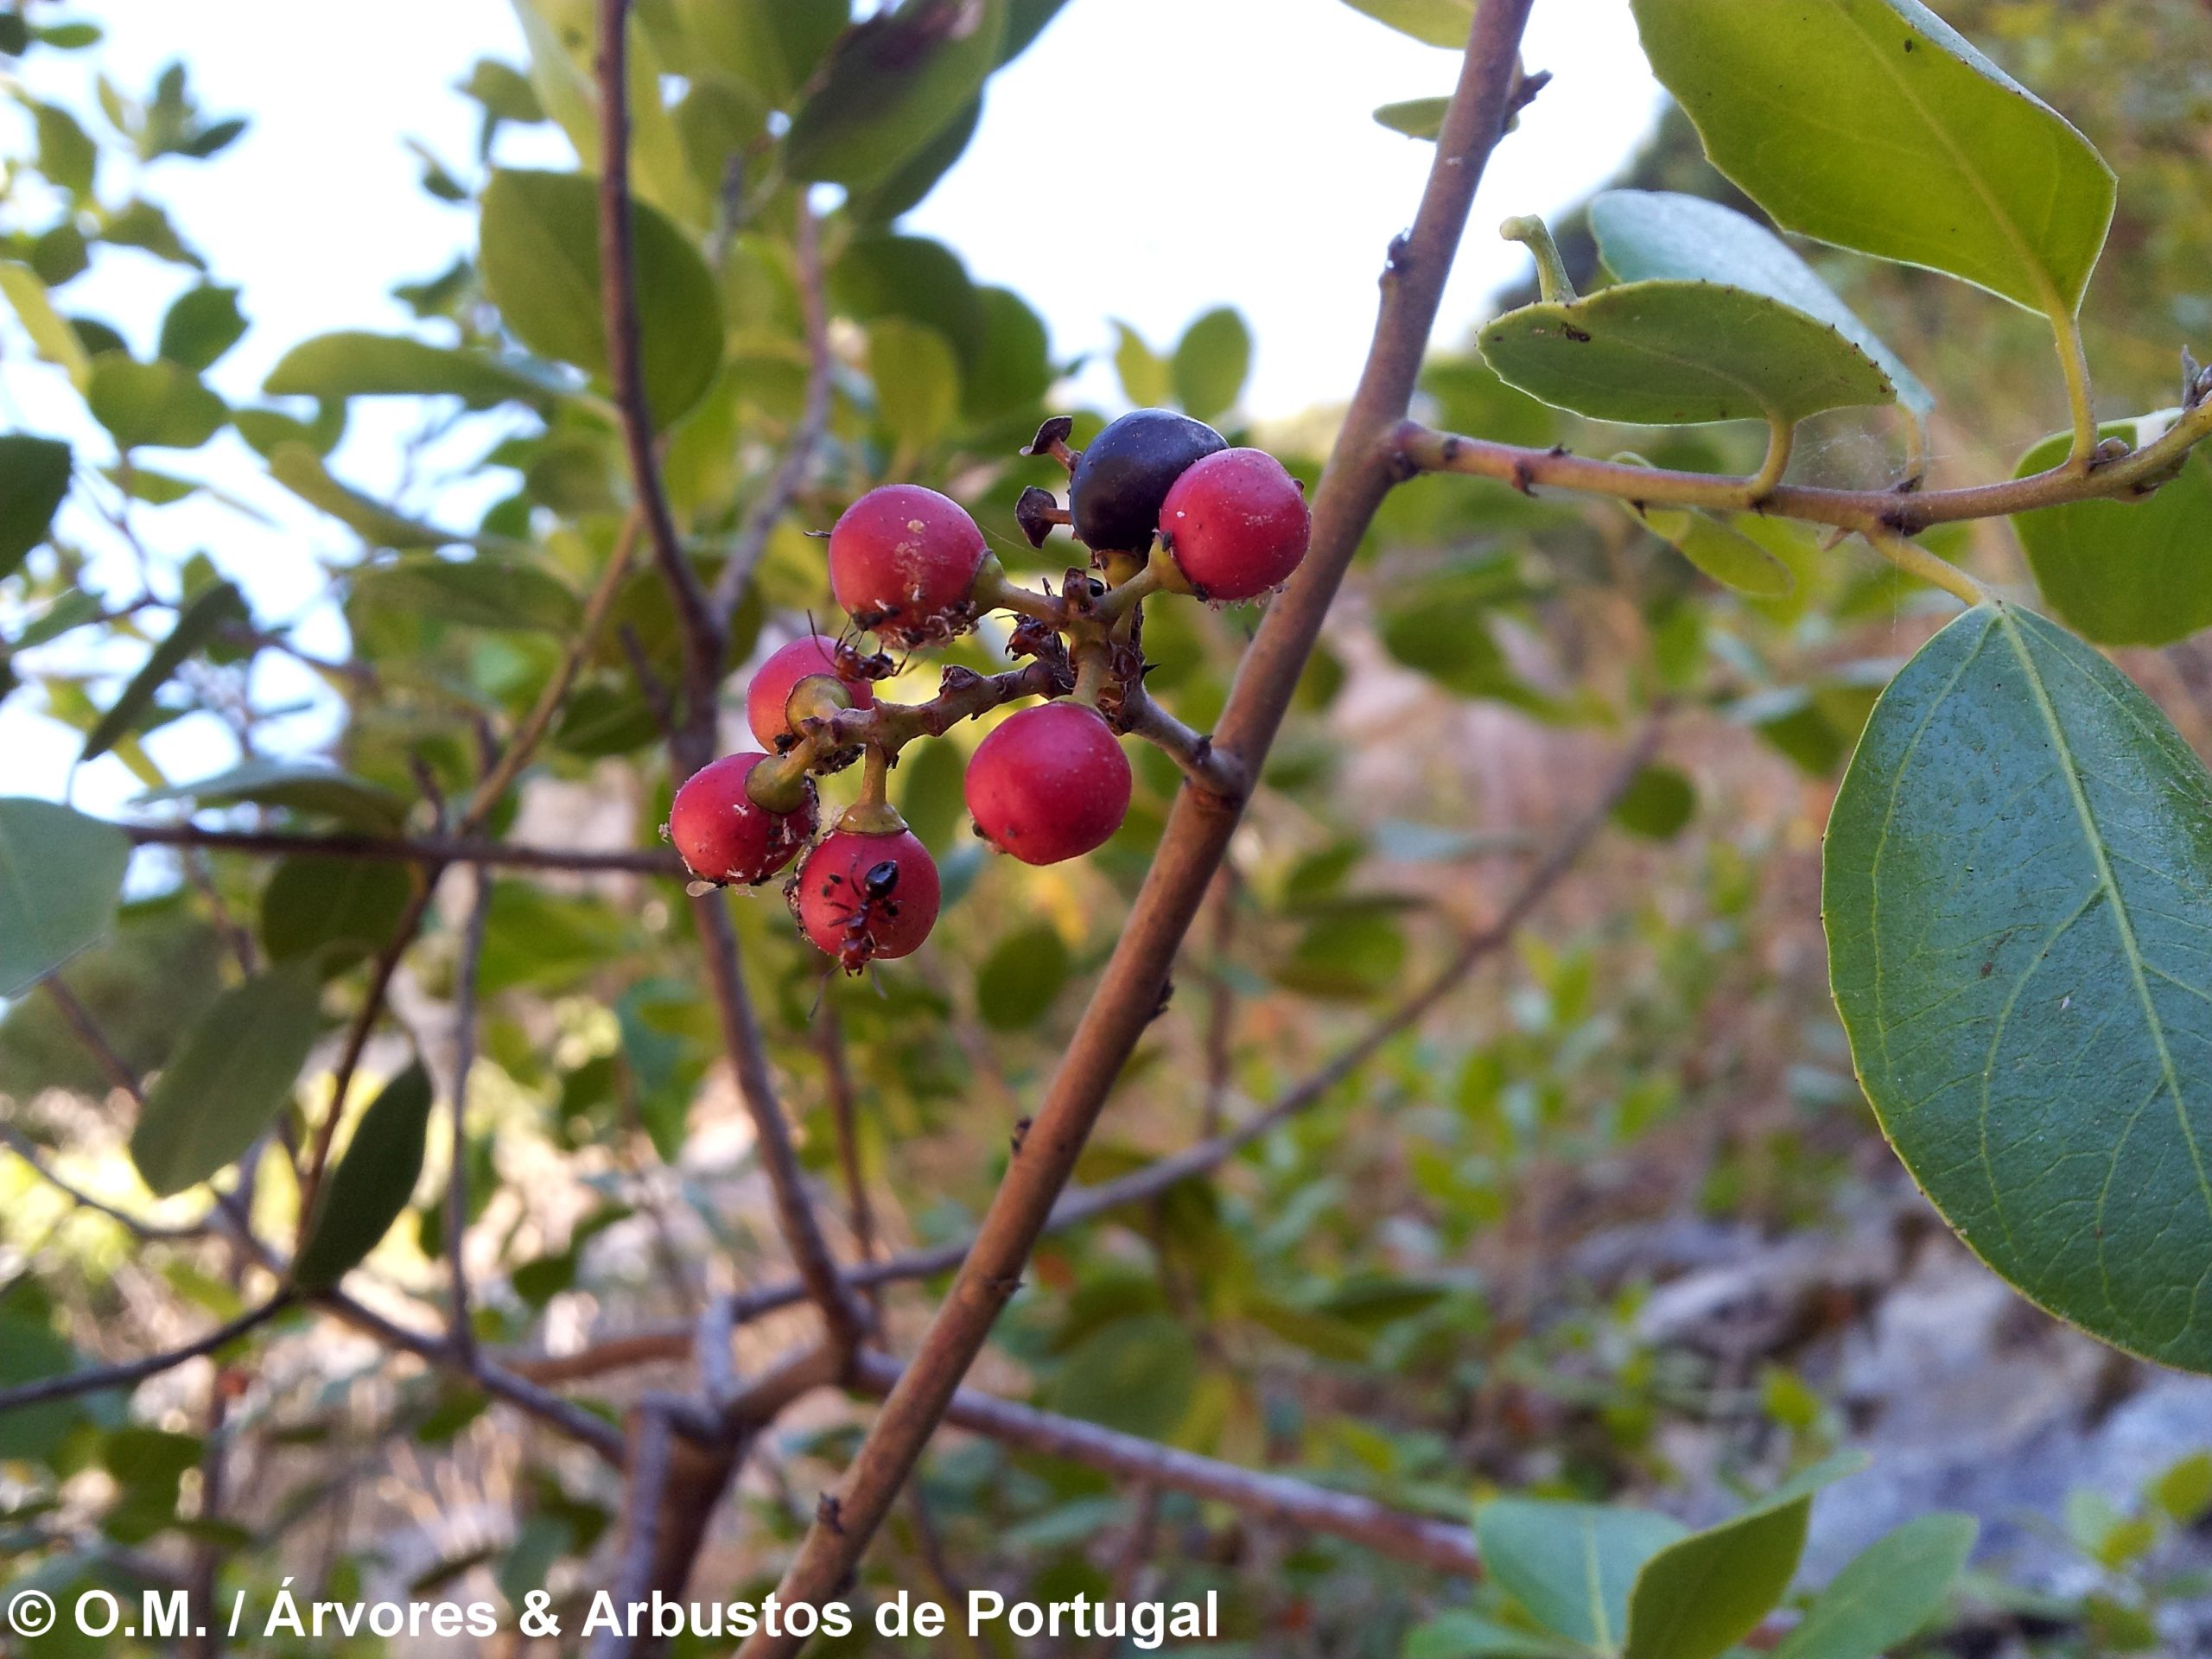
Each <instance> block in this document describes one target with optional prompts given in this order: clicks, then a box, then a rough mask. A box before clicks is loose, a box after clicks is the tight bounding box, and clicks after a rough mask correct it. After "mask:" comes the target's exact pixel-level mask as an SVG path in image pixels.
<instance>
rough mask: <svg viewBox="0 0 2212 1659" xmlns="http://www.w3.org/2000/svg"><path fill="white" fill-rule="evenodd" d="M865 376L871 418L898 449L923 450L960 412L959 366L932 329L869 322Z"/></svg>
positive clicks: (897, 322)
mask: <svg viewBox="0 0 2212 1659" xmlns="http://www.w3.org/2000/svg"><path fill="white" fill-rule="evenodd" d="M868 378H869V379H870V380H871V381H873V382H874V385H875V408H876V413H877V415H878V416H880V417H881V419H882V421H883V424H884V426H885V428H886V429H887V430H888V431H889V432H890V434H891V435H892V437H893V438H894V439H895V440H896V441H897V442H899V444H901V445H903V446H909V447H912V448H928V447H929V446H930V445H931V444H932V443H935V442H937V441H938V439H939V438H941V437H943V436H944V435H945V433H946V431H947V430H948V429H950V427H951V425H952V422H953V418H954V416H957V415H958V414H959V412H960V365H958V364H957V363H956V362H955V361H954V360H953V357H952V347H951V346H948V345H946V344H945V340H944V335H943V334H938V332H937V330H936V329H934V328H925V327H922V326H921V325H920V324H918V323H912V322H907V321H904V320H903V319H901V318H899V317H885V318H883V319H881V320H880V321H876V322H873V323H870V324H869V325H868Z"/></svg>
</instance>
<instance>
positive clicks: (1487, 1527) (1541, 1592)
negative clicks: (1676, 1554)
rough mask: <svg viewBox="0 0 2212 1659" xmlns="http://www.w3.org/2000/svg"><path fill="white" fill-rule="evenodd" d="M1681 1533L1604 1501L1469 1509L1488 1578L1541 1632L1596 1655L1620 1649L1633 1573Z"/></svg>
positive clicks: (1676, 1525)
mask: <svg viewBox="0 0 2212 1659" xmlns="http://www.w3.org/2000/svg"><path fill="white" fill-rule="evenodd" d="M1687 1532H1688V1529H1686V1528H1685V1527H1684V1526H1683V1525H1682V1523H1681V1522H1679V1521H1677V1520H1675V1519H1674V1518H1673V1517H1672V1516H1664V1515H1656V1514H1653V1513H1652V1512H1651V1511H1649V1510H1630V1509H1621V1508H1617V1507H1615V1506H1613V1505H1611V1504H1605V1503H1554V1502H1550V1501H1548V1500H1545V1499H1541V1498H1530V1497H1501V1498H1496V1499H1493V1500H1492V1501H1491V1502H1490V1503H1485V1504H1484V1505H1483V1506H1482V1508H1480V1509H1479V1510H1476V1511H1475V1541H1476V1543H1477V1544H1478V1545H1479V1546H1480V1548H1481V1550H1482V1557H1483V1565H1484V1567H1487V1568H1488V1569H1489V1571H1490V1575H1491V1578H1493V1579H1495V1580H1497V1583H1498V1585H1499V1586H1500V1587H1501V1588H1502V1589H1503V1590H1504V1591H1505V1592H1507V1593H1508V1594H1510V1595H1511V1596H1512V1598H1513V1599H1515V1600H1516V1601H1517V1602H1519V1603H1520V1604H1521V1605H1522V1606H1523V1607H1525V1608H1527V1609H1528V1610H1529V1613H1530V1615H1531V1616H1533V1617H1534V1618H1535V1620H1536V1622H1537V1623H1538V1624H1541V1625H1542V1626H1543V1627H1544V1628H1545V1629H1546V1630H1551V1631H1553V1632H1554V1633H1555V1634H1557V1635H1560V1636H1563V1637H1566V1638H1567V1640H1568V1641H1570V1642H1578V1643H1581V1644H1582V1645H1583V1646H1584V1647H1586V1648H1596V1649H1599V1650H1600V1651H1602V1652H1618V1650H1619V1649H1620V1645H1621V1643H1622V1641H1623V1639H1624V1637H1625V1634H1626V1632H1627V1630H1628V1617H1629V1615H1628V1604H1629V1590H1630V1586H1632V1585H1633V1584H1634V1583H1635V1582H1636V1575H1637V1573H1638V1572H1639V1571H1641V1570H1642V1568H1643V1564H1644V1563H1645V1562H1646V1561H1648V1560H1650V1559H1651V1558H1652V1557H1653V1556H1654V1555H1656V1554H1658V1553H1659V1552H1660V1551H1661V1550H1662V1549H1664V1548H1667V1547H1668V1546H1669V1544H1672V1543H1675V1541H1678V1540H1680V1539H1681V1538H1682V1537H1684V1536H1685V1535H1687Z"/></svg>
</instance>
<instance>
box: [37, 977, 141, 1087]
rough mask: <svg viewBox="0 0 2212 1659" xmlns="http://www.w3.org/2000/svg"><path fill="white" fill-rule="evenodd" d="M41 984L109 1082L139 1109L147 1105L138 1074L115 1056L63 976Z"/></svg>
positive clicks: (128, 1064)
mask: <svg viewBox="0 0 2212 1659" xmlns="http://www.w3.org/2000/svg"><path fill="white" fill-rule="evenodd" d="M41 984H42V985H44V986H45V988H46V994H47V995H48V996H49V997H50V998H52V999H53V1001H54V1007H57V1008H59V1009H60V1011H61V1017H62V1018H63V1019H64V1020H67V1021H68V1022H69V1029H70V1030H72V1031H73V1032H75V1033H77V1040H78V1041H79V1042H80V1043H82V1044H84V1046H85V1049H86V1052H88V1053H89V1054H91V1055H92V1058H94V1059H95V1060H97V1061H99V1068H100V1070H101V1071H105V1072H106V1073H107V1077H108V1081H109V1082H110V1083H112V1084H114V1085H115V1086H116V1087H117V1088H118V1089H120V1090H123V1092H124V1094H126V1095H128V1096H130V1098H131V1099H133V1100H135V1101H137V1103H139V1104H140V1105H142V1106H143V1105H144V1104H145V1103H146V1096H145V1095H144V1093H143V1090H141V1089H140V1087H139V1084H138V1074H137V1072H136V1071H132V1070H131V1069H130V1062H129V1061H127V1060H125V1059H124V1058H123V1056H122V1055H120V1054H118V1052H116V1049H115V1045H114V1044H112V1043H111V1042H109V1041H108V1039H107V1033H105V1032H104V1031H102V1030H101V1029H100V1025H99V1020H95V1019H94V1018H92V1010H91V1009H90V1008H88V1007H86V1006H85V1005H84V1004H83V1003H82V1002H80V1001H78V1000H77V994H76V993H75V992H74V991H73V990H71V989H70V988H68V987H67V985H65V984H63V983H62V982H61V976H60V974H58V973H57V974H48V976H46V978H45V979H43V980H42V981H41Z"/></svg>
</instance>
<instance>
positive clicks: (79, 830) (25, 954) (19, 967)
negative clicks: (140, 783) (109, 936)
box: [0, 798, 130, 997]
mask: <svg viewBox="0 0 2212 1659" xmlns="http://www.w3.org/2000/svg"><path fill="white" fill-rule="evenodd" d="M129 863H130V840H129V839H128V837H126V836H124V833H123V831H121V830H120V829H117V828H115V826H114V825H112V824H107V823H101V822H100V821H99V819H97V818H88V817H86V816H85V815H84V814H83V813H81V812H74V811H72V810H70V809H69V808H67V807H66V806H56V805H55V804H54V803H52V802H51V801H33V800H24V799H20V798H0V997H12V996H20V995H22V993H23V992H25V991H27V990H29V988H31V987H32V986H34V985H35V984H37V983H38V982H39V981H40V980H41V979H44V978H45V977H46V976H48V974H50V973H52V972H53V971H54V969H57V968H59V967H60V966H61V965H62V964H63V963H66V962H67V961H68V960H69V958H70V957H73V956H75V955H76V954H77V953H78V952H79V950H84V949H86V947H87V946H89V945H92V944H98V943H99V940H100V939H101V938H102V937H103V936H105V934H106V932H107V931H108V929H109V928H111V927H112V926H113V925H115V905H116V898H117V895H118V893H120V892H121V891H122V888H123V872H124V868H125V867H126V866H128V865H129Z"/></svg>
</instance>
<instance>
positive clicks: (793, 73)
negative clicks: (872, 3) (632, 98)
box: [676, 0, 853, 109]
mask: <svg viewBox="0 0 2212 1659" xmlns="http://www.w3.org/2000/svg"><path fill="white" fill-rule="evenodd" d="M676 8H677V16H680V17H681V18H682V19H683V31H684V34H685V35H686V37H687V38H688V39H689V40H690V42H691V44H692V46H693V47H694V48H696V50H697V51H698V52H699V53H701V54H702V55H703V56H704V57H705V58H706V59H707V60H709V62H711V63H712V64H714V65H715V67H717V68H719V69H721V71H723V73H727V74H730V75H734V76H735V77H736V78H737V79H740V80H741V81H744V82H745V83H746V84H747V86H751V87H752V88H753V90H754V91H755V92H759V93H760V95H761V96H762V97H763V98H766V99H767V100H768V101H769V102H770V103H771V104H772V105H775V106H776V107H777V108H779V109H784V108H787V107H789V105H791V100H792V98H793V95H794V94H795V93H797V92H798V91H799V90H800V89H801V88H802V87H804V86H805V85H806V84H807V82H808V81H809V80H810V79H811V78H812V77H813V74H814V72H815V69H816V68H817V67H818V66H819V65H820V63H821V61H822V60H823V57H824V56H825V55H826V54H828V52H829V48H830V47H831V46H832V45H833V44H835V43H836V40H837V37H838V36H839V35H842V34H843V33H844V32H845V26H846V24H847V23H848V22H849V21H850V20H851V17H852V11H853V8H852V0H676Z"/></svg>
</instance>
